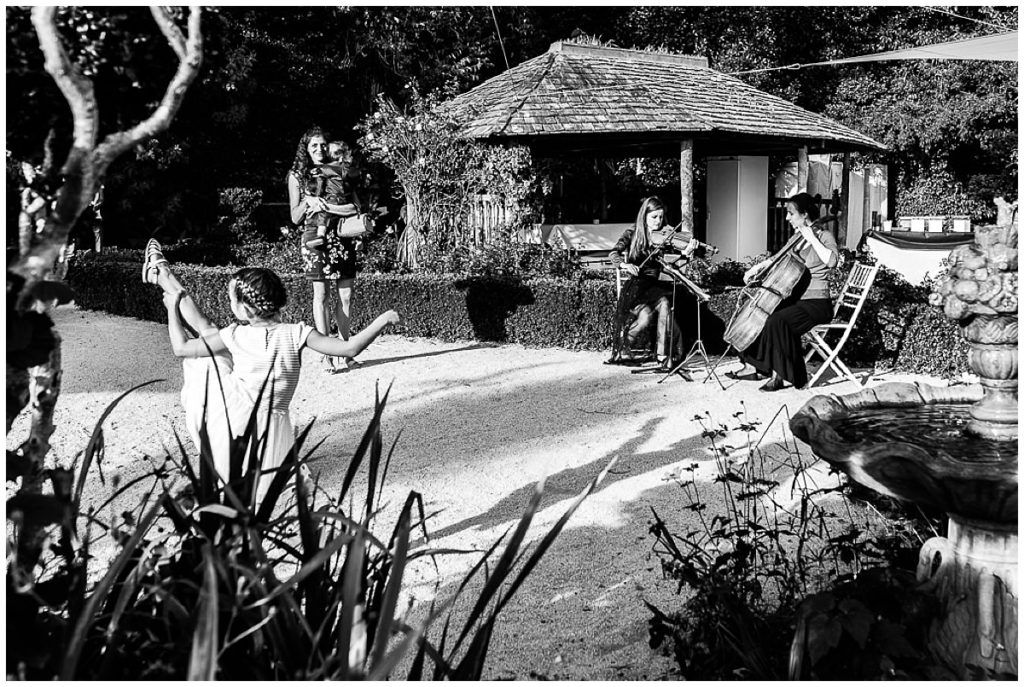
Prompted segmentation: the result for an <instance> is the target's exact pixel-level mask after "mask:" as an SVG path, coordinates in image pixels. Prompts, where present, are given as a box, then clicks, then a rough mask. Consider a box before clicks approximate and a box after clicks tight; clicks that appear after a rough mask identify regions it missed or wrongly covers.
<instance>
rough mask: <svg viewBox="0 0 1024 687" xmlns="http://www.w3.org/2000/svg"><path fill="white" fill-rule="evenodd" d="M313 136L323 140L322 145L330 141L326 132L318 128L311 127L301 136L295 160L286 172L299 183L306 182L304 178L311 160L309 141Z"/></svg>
mask: <svg viewBox="0 0 1024 687" xmlns="http://www.w3.org/2000/svg"><path fill="white" fill-rule="evenodd" d="M314 136H321V137H323V139H324V143H326V142H327V141H329V140H331V139H330V136H328V135H327V132H326V131H325V130H324V129H322V128H320V127H319V126H311V127H310V128H309V129H308V130H307V131H306V133H304V134H302V138H300V139H299V145H298V147H297V148H296V149H295V160H294V162H292V167H291V169H289V170H288V174H294V175H295V178H296V179H298V180H299V181H301V182H304V181H306V176H307V175H308V174H309V168H310V163H311V162H312V160H310V159H309V151H308V150H307V148H308V147H309V140H310V139H311V138H313V137H314Z"/></svg>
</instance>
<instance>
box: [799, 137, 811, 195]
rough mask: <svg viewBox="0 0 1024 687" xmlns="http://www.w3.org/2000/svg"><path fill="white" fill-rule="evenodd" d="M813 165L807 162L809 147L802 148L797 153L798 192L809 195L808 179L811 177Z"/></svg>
mask: <svg viewBox="0 0 1024 687" xmlns="http://www.w3.org/2000/svg"><path fill="white" fill-rule="evenodd" d="M810 171H811V165H810V162H808V160H807V146H800V147H799V148H798V149H797V151H796V192H797V193H807V178H808V177H809V176H810Z"/></svg>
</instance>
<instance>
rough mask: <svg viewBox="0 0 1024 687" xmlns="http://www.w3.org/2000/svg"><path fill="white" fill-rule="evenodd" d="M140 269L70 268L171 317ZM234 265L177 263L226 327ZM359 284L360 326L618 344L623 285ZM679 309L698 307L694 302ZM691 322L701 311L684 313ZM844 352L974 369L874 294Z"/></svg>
mask: <svg viewBox="0 0 1024 687" xmlns="http://www.w3.org/2000/svg"><path fill="white" fill-rule="evenodd" d="M140 265H141V260H133V261H132V262H126V261H123V260H112V259H109V258H102V257H97V256H88V255H85V256H81V257H79V258H76V259H75V260H74V261H73V262H72V264H71V268H70V270H69V273H68V282H69V284H70V286H71V288H72V289H73V290H74V292H75V294H76V303H77V304H78V305H79V306H80V307H82V308H86V309H90V310H103V311H105V312H109V313H111V314H114V315H124V316H128V317H136V318H139V319H145V320H150V321H154V322H165V321H166V314H165V312H164V308H163V304H162V303H161V299H160V293H159V291H158V289H156V288H155V287H152V286H147V285H144V284H143V283H142V282H141V279H140V272H141V269H140ZM235 269H236V268H234V267H200V266H195V265H176V266H175V272H176V273H177V274H178V276H179V278H180V279H181V281H182V283H183V284H184V285H185V287H186V289H188V291H189V293H190V294H191V295H192V297H193V298H194V299H195V300H196V302H197V303H198V304H199V307H200V308H201V309H202V310H203V311H204V312H205V313H206V314H207V315H208V316H209V317H210V319H212V320H213V321H214V322H218V323H225V324H226V323H228V322H231V321H232V317H233V316H232V315H231V312H230V310H229V309H228V300H227V294H226V288H227V283H228V281H229V279H230V277H231V274H232V273H234V271H235ZM281 278H282V280H283V281H284V283H285V287H286V288H287V289H288V293H289V302H288V304H287V305H286V306H285V308H284V311H283V316H284V318H285V319H286V320H288V321H293V322H297V321H305V322H308V323H312V322H313V313H312V297H311V295H312V294H311V287H310V285H309V282H308V281H307V280H306V279H305V277H303V276H302V275H301V274H282V275H281ZM356 289H357V290H356V298H357V301H356V308H355V313H354V319H353V327H354V328H355V329H359V328H361V327H363V326H365V325H366V324H367V323H369V321H370V320H371V319H372V318H373V317H375V316H376V315H378V314H379V313H381V312H383V311H384V310H387V309H389V308H394V309H396V310H398V311H399V312H401V313H402V315H403V317H404V318H405V319H406V324H405V325H404V326H403V327H402V328H400V329H399V330H398V331H400V332H401V333H404V334H406V335H409V336H425V337H434V338H438V339H442V340H445V341H465V340H477V341H492V342H510V343H519V344H522V345H524V346H532V347H560V348H568V349H575V350H580V349H585V350H609V349H610V348H611V339H612V320H613V317H614V312H615V285H614V283H613V282H611V281H609V280H605V279H576V280H571V279H563V278H555V277H547V278H542V277H537V278H530V279H525V280H520V279H515V278H500V277H466V278H460V277H452V276H450V275H436V274H422V273H414V274H360V275H359V280H358V282H357V286H356ZM883 297H884V294H883ZM734 304H735V293H734V292H728V291H727V292H719V293H713V294H712V296H711V301H710V303H709V304H708V313H707V314H706V316H705V317H702V319H701V324H702V335H703V339H704V342H705V345H706V347H707V349H708V350H709V352H711V353H716V352H721V351H722V350H724V348H725V346H724V343H723V342H722V339H721V336H722V333H723V331H724V325H725V322H727V321H728V319H729V317H730V316H731V314H732V310H733V307H734ZM677 307H678V308H685V309H686V310H684V311H683V312H684V313H687V312H692V310H691V308H692V307H693V306H692V301H690V302H686V303H681V304H677ZM683 319H684V320H690V319H692V317H691V318H687V317H686V316H685V315H684V317H683ZM694 335H695V329H694V328H690V330H689V331H684V337H686V338H688V339H689V340H690V341H692V340H693V337H694ZM842 357H843V359H844V360H845V361H846V362H847V363H848V364H851V365H855V366H872V365H882V366H885V367H893V368H895V369H897V370H900V371H904V372H914V373H923V374H932V375H937V376H942V377H947V378H952V377H956V376H959V375H960V374H962V373H963V372H965V371H966V370H967V367H966V359H967V345H966V343H965V342H964V341H963V338H962V337H961V336H960V333H959V330H958V328H957V327H956V325H955V324H954V323H952V322H951V321H949V320H948V319H946V318H945V317H943V315H942V313H941V312H940V311H939V310H937V309H936V308H933V307H931V306H929V305H928V304H926V303H913V302H909V303H908V302H900V303H889V302H886V301H884V300H880V299H877V298H876V299H869V301H868V302H867V303H866V304H865V307H864V311H863V312H862V313H861V317H860V321H859V323H858V326H857V328H856V329H855V330H854V333H853V335H852V336H851V339H850V340H849V341H848V342H847V343H846V346H845V347H844V350H843V354H842Z"/></svg>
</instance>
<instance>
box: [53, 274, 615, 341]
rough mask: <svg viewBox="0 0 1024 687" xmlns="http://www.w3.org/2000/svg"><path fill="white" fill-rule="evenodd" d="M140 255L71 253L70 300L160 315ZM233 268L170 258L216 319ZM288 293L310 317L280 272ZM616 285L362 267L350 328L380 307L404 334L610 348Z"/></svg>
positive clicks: (300, 292)
mask: <svg viewBox="0 0 1024 687" xmlns="http://www.w3.org/2000/svg"><path fill="white" fill-rule="evenodd" d="M140 265H141V260H140V261H137V262H135V263H134V264H133V263H128V262H125V261H120V260H110V259H102V258H101V259H98V260H97V259H93V258H90V257H83V258H79V259H77V260H75V261H74V263H73V264H72V266H71V269H69V271H68V283H69V285H70V286H71V288H72V290H73V291H74V292H75V302H76V303H77V304H78V305H79V306H80V307H82V308H86V309H89V310H102V311H105V312H108V313H111V314H114V315H124V316H128V317H136V318H139V319H144V320H150V321H153V322H166V321H167V318H166V313H165V310H164V307H163V303H162V302H161V298H160V292H159V290H158V289H157V288H155V287H153V286H149V285H146V284H143V283H142V281H141V267H140ZM235 270H236V268H234V267H199V266H195V265H176V266H175V268H174V271H175V274H177V275H178V278H179V279H180V280H181V282H182V284H184V286H185V288H186V289H187V290H188V292H189V294H190V295H191V296H192V298H193V299H195V301H196V303H197V304H198V305H199V307H200V309H201V310H202V311H203V312H205V313H206V314H207V316H209V317H210V319H211V320H213V321H214V322H218V323H228V322H231V321H232V320H233V315H232V314H231V312H230V310H229V308H228V299H227V293H226V289H227V284H228V281H229V280H230V278H231V275H232V274H233V273H234V272H235ZM281 279H282V281H284V284H285V288H286V289H287V290H288V294H289V300H288V303H287V305H285V307H284V309H283V311H282V314H283V317H284V318H285V319H286V320H287V321H292V322H298V321H305V322H308V323H312V322H313V311H312V289H311V287H310V284H309V281H308V280H306V278H305V277H303V276H302V275H301V274H282V275H281ZM614 291H615V287H614V285H612V284H611V283H610V282H608V281H605V280H597V279H586V280H580V281H573V280H568V279H557V278H535V279H529V280H526V281H521V280H515V279H499V278H486V277H471V278H464V279H455V280H454V281H453V280H452V278H451V277H445V276H441V275H432V274H361V275H360V276H359V280H358V282H357V285H356V294H357V295H356V298H357V299H358V301H357V307H356V308H355V313H354V318H353V323H352V325H353V327H354V328H355V329H359V328H361V327H363V326H365V325H366V324H368V323H369V322H370V321H371V320H372V319H373V318H374V317H376V316H377V315H378V314H379V313H381V312H383V311H385V310H387V309H389V308H395V309H396V310H399V311H400V312H401V313H402V316H403V317H404V318H405V319H406V324H405V325H404V326H403V327H402V328H399V330H397V331H400V332H401V333H404V334H407V335H409V336H426V337H435V338H438V339H443V340H446V341H460V340H467V339H470V340H480V341H494V342H514V343H520V344H523V345H524V346H534V347H545V346H555V347H562V348H571V349H590V350H601V349H608V348H610V347H611V318H612V313H613V311H614V310H613V308H614Z"/></svg>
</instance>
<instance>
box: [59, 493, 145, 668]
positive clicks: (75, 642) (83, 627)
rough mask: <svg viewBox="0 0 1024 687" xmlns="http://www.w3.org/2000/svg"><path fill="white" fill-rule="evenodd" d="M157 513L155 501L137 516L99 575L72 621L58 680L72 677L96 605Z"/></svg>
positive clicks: (135, 552) (122, 568)
mask: <svg viewBox="0 0 1024 687" xmlns="http://www.w3.org/2000/svg"><path fill="white" fill-rule="evenodd" d="M159 513H160V503H159V502H157V503H154V504H153V505H152V506H150V508H149V510H148V511H146V514H145V515H144V516H143V517H142V518H141V519H140V520H139V525H138V527H136V529H135V532H133V533H132V536H131V537H129V538H128V541H127V542H126V543H125V545H124V547H123V548H122V549H121V552H120V553H119V554H118V555H117V558H115V559H114V562H113V563H112V564H111V565H110V569H109V570H107V573H106V574H105V575H104V576H103V577H102V578H101V579H100V581H99V583H98V584H97V585H96V589H95V590H94V591H93V593H92V596H90V597H89V599H88V600H87V601H86V602H85V605H84V606H83V608H82V612H81V614H80V615H79V617H78V620H77V621H76V622H75V626H74V628H73V629H72V630H71V634H70V639H69V641H68V649H67V653H66V655H65V658H64V663H63V665H62V666H61V670H60V679H61V680H72V679H74V677H75V670H76V669H77V668H78V659H79V658H80V657H81V655H82V646H83V645H84V643H85V639H86V632H87V627H88V625H89V624H90V622H92V621H93V620H94V619H95V614H96V611H97V609H99V608H100V606H101V605H102V604H103V603H104V601H105V600H106V598H107V595H108V594H109V593H110V589H111V587H112V586H113V585H114V581H115V580H117V579H118V578H119V576H120V575H121V573H122V572H123V571H124V569H125V566H127V565H128V563H129V562H130V561H131V560H132V559H133V558H134V557H135V556H136V555H137V551H136V549H137V548H138V546H139V542H141V541H142V538H143V537H144V536H145V535H146V533H147V532H148V531H149V528H150V527H152V526H153V522H154V521H155V520H156V518H157V515H159Z"/></svg>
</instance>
